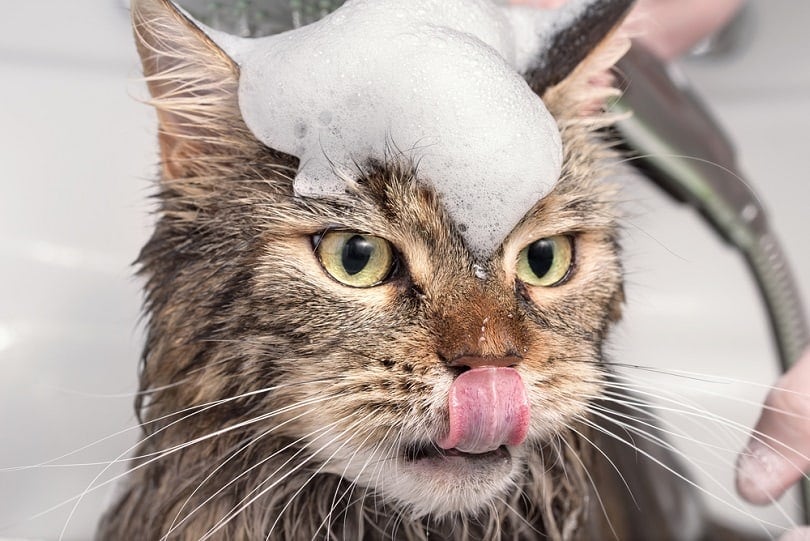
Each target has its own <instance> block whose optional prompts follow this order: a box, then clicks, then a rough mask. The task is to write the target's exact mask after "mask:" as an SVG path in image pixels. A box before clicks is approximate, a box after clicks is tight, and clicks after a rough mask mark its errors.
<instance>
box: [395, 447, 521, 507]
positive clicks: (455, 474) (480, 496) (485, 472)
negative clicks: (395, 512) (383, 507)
mask: <svg viewBox="0 0 810 541" xmlns="http://www.w3.org/2000/svg"><path fill="white" fill-rule="evenodd" d="M523 454H524V453H523V450H522V448H519V447H509V448H507V447H506V446H501V447H499V448H497V449H495V450H494V451H490V452H486V453H480V454H471V453H464V452H461V451H458V450H456V449H447V450H445V449H439V448H438V447H436V446H434V445H433V444H428V445H424V446H417V447H408V448H406V449H405V450H404V451H403V460H402V461H401V462H400V464H399V466H398V468H397V476H396V480H395V481H393V483H391V484H387V486H386V492H389V493H392V494H390V495H392V496H394V498H395V499H396V500H398V501H399V502H401V503H404V504H406V505H407V506H408V508H409V509H410V511H411V513H412V514H413V515H415V516H424V515H431V516H433V517H440V516H443V515H448V514H453V513H464V514H475V513H476V512H478V511H480V510H481V509H483V508H484V507H486V506H487V505H488V504H490V503H491V502H492V500H493V499H494V498H496V497H499V496H502V495H503V494H504V493H505V492H506V491H507V490H508V489H510V488H511V487H513V486H514V484H515V480H516V478H517V477H518V475H519V473H520V471H521V469H522V463H523Z"/></svg>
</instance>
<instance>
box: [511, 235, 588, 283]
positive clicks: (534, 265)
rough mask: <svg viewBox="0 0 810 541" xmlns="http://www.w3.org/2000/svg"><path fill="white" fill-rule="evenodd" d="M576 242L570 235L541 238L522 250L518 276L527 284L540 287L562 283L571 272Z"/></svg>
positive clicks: (519, 258)
mask: <svg viewBox="0 0 810 541" xmlns="http://www.w3.org/2000/svg"><path fill="white" fill-rule="evenodd" d="M573 264H574V243H573V241H572V239H571V237H569V236H565V235H558V236H555V237H548V238H544V239H539V240H536V241H534V242H533V243H531V244H529V245H528V246H526V247H525V248H524V249H523V251H521V252H520V255H519V256H518V262H517V269H516V272H517V277H518V278H519V279H520V280H521V281H523V282H524V283H526V284H529V285H532V286H540V287H552V286H557V285H561V284H562V283H563V282H565V281H566V280H567V279H568V277H569V275H570V274H571V268H572V267H573Z"/></svg>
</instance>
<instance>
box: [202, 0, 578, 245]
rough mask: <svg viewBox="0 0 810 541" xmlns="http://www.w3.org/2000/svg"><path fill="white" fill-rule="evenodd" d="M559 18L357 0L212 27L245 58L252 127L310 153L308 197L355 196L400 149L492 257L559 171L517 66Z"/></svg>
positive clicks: (301, 183)
mask: <svg viewBox="0 0 810 541" xmlns="http://www.w3.org/2000/svg"><path fill="white" fill-rule="evenodd" d="M552 24H553V20H552V19H551V12H544V11H538V10H535V9H527V8H512V7H506V6H499V5H497V4H495V3H492V2H489V1H486V0H409V1H408V2H407V3H405V2H402V0H350V1H349V2H347V3H346V4H344V5H343V6H342V7H341V8H339V9H338V10H336V11H335V12H333V13H332V14H330V15H328V16H327V17H325V18H324V19H322V20H320V21H318V22H316V23H313V24H311V25H308V26H305V27H302V28H299V29H297V30H292V31H289V32H285V33H282V34H278V35H274V36H269V37H265V38H259V39H251V40H248V39H241V38H234V37H233V36H226V35H223V34H221V33H219V32H215V31H208V32H209V35H211V37H212V39H214V41H216V42H217V43H218V44H219V45H220V46H221V47H222V48H223V49H224V50H225V51H226V52H227V53H228V54H229V55H230V56H231V57H232V58H233V59H234V60H235V61H236V62H237V63H238V64H239V65H240V68H241V78H240V82H239V103H240V108H241V112H242V115H243V116H244V119H245V121H246V123H247V125H248V127H249V128H250V129H251V130H252V132H253V133H254V134H255V135H256V137H257V138H258V139H259V140H261V141H262V142H263V143H265V144H267V145H268V146H270V147H272V148H275V149H278V150H280V151H282V152H286V153H289V154H292V155H294V156H297V157H298V158H300V160H301V166H300V168H299V171H298V174H297V176H296V178H295V182H294V188H295V191H296V193H297V194H298V195H301V196H306V197H319V196H333V195H340V194H344V193H346V185H345V178H347V177H348V178H354V177H357V176H358V174H360V173H359V172H358V170H357V167H356V165H355V164H361V165H362V164H365V163H368V161H369V160H375V161H378V162H379V161H382V160H384V159H385V158H386V156H387V155H390V152H388V149H390V148H395V149H397V150H398V151H400V152H402V153H403V154H404V155H406V156H407V157H409V158H411V159H412V160H413V161H414V163H418V164H419V167H418V180H419V181H420V182H422V183H425V184H427V185H429V186H431V187H432V188H433V189H434V190H436V191H437V192H438V193H439V194H440V195H441V197H442V201H443V203H444V205H445V207H446V209H447V211H448V212H449V213H450V215H451V217H452V218H453V219H454V220H455V221H456V222H457V224H459V230H460V231H461V232H462V235H463V237H464V239H465V242H466V243H467V245H468V247H469V248H470V250H471V251H472V252H473V253H474V254H475V255H476V256H478V257H485V256H489V255H491V254H492V253H493V252H494V251H495V250H496V249H497V248H498V246H499V245H500V244H501V243H502V242H503V240H504V238H505V237H506V235H508V233H509V232H510V231H511V230H512V229H513V228H514V226H515V225H516V224H517V223H518V222H519V221H520V220H521V218H522V217H523V216H524V215H525V214H526V212H528V211H529V210H530V209H531V207H532V206H533V205H534V204H535V203H536V202H537V201H538V200H539V199H541V198H542V197H543V196H545V195H546V194H548V193H549V191H550V190H551V189H552V188H553V186H554V185H555V183H556V182H557V180H558V178H559V175H560V169H561V163H562V146H561V141H560V135H559V130H558V127H557V125H556V123H555V121H554V119H553V118H552V116H551V115H550V114H549V112H548V110H547V109H546V108H545V106H544V105H543V102H542V101H541V100H540V98H539V97H537V96H536V95H535V94H534V93H533V92H532V91H531V89H530V88H529V87H528V85H527V84H526V82H525V81H524V79H523V78H522V77H521V75H520V72H523V71H525V70H526V69H528V67H529V65H530V63H531V61H532V58H533V57H536V54H537V50H538V49H539V48H540V47H542V35H543V34H544V33H545V32H541V31H540V30H546V31H547V30H548V28H550V27H551V25H552Z"/></svg>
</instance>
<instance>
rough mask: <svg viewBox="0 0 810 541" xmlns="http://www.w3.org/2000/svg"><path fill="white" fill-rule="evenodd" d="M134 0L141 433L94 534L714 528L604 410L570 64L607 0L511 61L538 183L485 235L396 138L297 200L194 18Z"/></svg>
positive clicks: (591, 135)
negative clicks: (152, 191) (530, 112)
mask: <svg viewBox="0 0 810 541" xmlns="http://www.w3.org/2000/svg"><path fill="white" fill-rule="evenodd" d="M422 3H424V2H422ZM428 3H430V2H428ZM132 4H133V20H134V26H135V33H136V38H137V42H138V47H139V51H140V53H141V57H142V60H143V65H144V71H145V74H146V77H147V82H148V84H149V88H150V91H151V93H152V95H153V97H154V101H153V104H154V106H155V107H156V109H157V112H158V118H159V125H160V133H159V142H160V151H161V157H162V162H161V164H162V165H161V175H160V176H161V179H160V183H159V201H160V215H159V216H160V218H159V220H158V223H157V225H156V229H155V232H154V234H153V235H152V238H151V239H150V240H149V242H148V243H147V245H146V246H145V247H144V249H143V251H142V252H141V255H140V258H139V262H140V266H141V270H140V273H141V275H142V276H143V277H144V279H145V281H146V311H147V313H148V318H149V324H148V336H147V343H146V347H145V351H144V356H143V365H142V369H141V391H142V392H141V394H139V398H138V399H137V402H136V411H137V412H138V414H139V418H140V420H141V422H142V426H143V438H142V441H141V443H140V445H139V447H138V449H137V451H136V456H137V457H138V458H137V460H135V462H134V464H133V466H132V469H131V472H130V473H129V475H128V478H127V481H126V484H125V486H124V487H123V491H122V494H121V496H120V497H119V499H118V501H117V502H116V503H115V504H114V505H113V507H112V508H111V509H110V510H109V511H108V512H107V514H106V515H105V517H104V518H103V520H102V523H101V525H100V528H99V532H98V538H99V539H110V540H112V539H283V540H298V539H301V540H308V539H369V540H373V539H380V540H382V539H428V538H430V539H448V540H450V539H458V540H462V539H527V540H528V539H544V538H547V539H555V540H575V539H580V540H586V539H600V540H601V539H614V538H615V539H704V538H705V539H720V538H721V537H722V535H724V534H723V533H722V532H721V531H720V530H719V529H715V528H714V527H713V526H711V525H709V524H707V523H705V521H704V520H703V518H702V516H701V511H700V510H699V508H698V507H697V505H696V502H695V500H694V498H693V495H692V494H691V493H689V492H688V491H687V490H686V489H685V488H684V487H685V484H683V483H680V482H679V481H678V478H677V476H675V475H672V474H671V473H670V472H664V471H662V470H660V469H658V467H657V465H656V462H660V463H664V464H667V465H668V466H669V467H670V468H672V469H673V470H674V471H676V472H677V471H679V466H678V465H677V463H676V462H675V460H674V459H673V458H672V457H671V456H669V455H668V454H667V452H666V451H665V450H663V449H662V448H661V447H660V446H658V445H655V444H654V443H650V442H648V441H645V440H636V441H633V442H632V446H634V448H631V445H630V443H629V442H628V441H627V439H628V438H627V435H626V434H622V433H621V432H622V429H621V428H620V424H615V423H612V422H611V420H610V419H611V418H621V419H622V422H623V423H628V424H631V425H632V424H633V423H634V422H635V423H639V424H641V423H644V422H646V421H645V420H644V419H643V418H642V419H638V417H639V414H638V413H637V412H635V411H632V412H629V410H628V408H629V406H628V405H626V404H623V403H622V401H621V400H615V399H614V400H606V399H605V396H606V395H605V391H606V390H610V391H611V392H612V393H616V392H621V391H620V390H618V389H619V388H618V387H615V388H614V387H613V379H612V375H611V372H610V369H609V367H608V366H607V365H606V364H605V363H604V359H603V354H602V345H603V341H604V340H605V338H606V336H607V334H608V332H609V330H610V327H611V325H612V323H614V322H615V321H616V320H618V319H619V317H620V313H621V304H622V300H623V292H622V269H621V261H620V250H619V246H618V232H617V216H616V210H615V204H614V203H615V201H614V199H615V192H614V190H613V188H612V187H611V185H610V183H609V182H608V181H607V180H606V177H607V176H608V174H609V171H610V164H611V162H612V161H613V160H614V159H615V157H616V156H615V154H614V151H613V150H612V149H611V145H610V143H608V142H606V141H605V139H604V137H603V135H602V134H601V132H600V130H601V129H602V128H604V127H606V126H607V125H609V124H610V118H609V117H607V116H604V115H602V114H601V113H599V112H598V110H600V109H601V107H598V106H595V104H597V105H598V104H600V103H602V102H603V101H604V100H605V99H606V98H607V97H608V96H610V95H611V93H612V92H613V90H612V89H610V88H608V87H605V86H602V85H600V84H599V83H598V82H596V81H600V80H602V79H603V78H602V77H601V74H602V73H603V72H604V71H605V70H607V69H608V68H609V67H610V66H611V65H612V64H613V63H614V62H615V61H616V60H617V59H618V57H620V56H621V54H622V52H623V51H624V50H626V47H627V46H628V44H627V42H626V40H624V39H623V38H621V37H620V36H618V35H617V34H616V33H615V32H613V30H614V29H615V28H616V27H617V25H618V24H619V22H620V21H621V19H622V17H623V16H624V14H625V12H626V11H627V9H628V8H629V5H630V4H631V2H628V1H614V0H608V1H604V2H599V1H591V2H580V4H582V5H583V6H584V8H583V9H581V10H580V11H578V12H576V13H577V15H576V16H575V17H573V18H568V19H561V20H564V24H558V25H556V26H554V25H552V26H551V30H549V34H548V36H547V37H548V40H549V43H550V44H551V45H550V46H549V47H547V48H546V49H544V51H545V52H544V53H543V54H544V55H545V56H544V57H543V58H539V59H536V61H535V62H533V64H532V66H533V68H532V69H528V70H525V71H524V72H523V75H524V76H525V80H526V83H525V85H526V88H530V89H531V90H532V91H533V92H534V94H535V95H536V97H537V100H538V103H540V102H539V98H542V103H543V104H545V107H546V108H547V109H548V111H549V112H550V115H551V117H550V118H553V122H554V125H555V126H556V127H557V129H558V130H559V134H560V136H559V138H560V145H561V151H560V152H561V163H560V171H559V174H558V177H559V178H557V179H555V182H554V184H553V186H551V187H550V188H549V190H548V191H547V193H543V194H541V196H540V197H538V198H537V199H536V200H532V201H531V202H530V203H531V204H530V205H529V207H530V208H529V210H528V212H526V213H525V215H523V216H522V218H521V219H520V221H519V223H517V225H514V226H513V227H512V226H510V228H509V231H508V232H507V234H506V235H505V236H504V237H503V238H501V239H499V242H498V245H497V246H496V247H495V248H494V249H492V250H489V251H487V250H481V249H477V247H476V246H475V245H474V240H475V239H474V238H472V240H471V237H470V236H469V235H468V229H469V227H470V224H467V223H462V221H461V220H459V218H458V214H456V213H453V212H450V211H449V210H448V200H447V199H448V198H447V195H446V194H444V193H442V190H441V189H440V186H441V185H440V184H437V183H436V179H430V178H428V177H429V176H430V175H428V174H427V173H426V172H425V171H428V172H430V173H431V174H432V175H435V174H436V173H435V172H434V170H433V169H431V168H430V167H429V166H426V167H422V166H421V165H420V161H419V159H418V158H414V156H413V154H412V153H409V152H405V151H402V150H401V148H400V147H399V146H398V144H399V143H400V141H398V140H397V138H396V137H392V141H391V142H390V144H386V145H385V146H384V153H383V155H382V156H379V155H376V156H367V157H366V159H363V157H362V156H361V157H360V158H357V156H354V159H355V163H351V164H346V163H341V164H338V165H340V166H342V167H343V169H342V170H341V173H340V175H339V177H340V178H341V179H343V180H344V181H345V190H344V191H343V193H326V194H321V195H320V196H317V197H308V196H302V195H301V194H300V193H299V191H298V190H297V186H296V182H297V173H298V172H299V171H300V170H302V169H303V167H304V164H303V163H302V161H301V160H300V159H299V158H300V157H299V156H297V155H294V154H291V153H290V151H289V150H286V149H283V150H284V151H282V150H280V149H278V148H274V147H272V146H271V145H269V144H267V143H266V142H264V141H263V139H262V137H260V136H259V135H257V130H256V129H255V128H253V126H252V125H251V126H250V127H249V125H248V124H250V122H249V120H250V119H249V118H246V115H245V111H244V105H245V103H247V102H248V101H249V100H248V99H247V98H246V97H245V94H244V92H245V89H244V85H242V84H241V83H240V74H241V72H242V71H244V66H242V65H240V64H238V63H236V62H235V61H234V60H233V59H232V58H231V55H229V54H228V53H227V52H226V51H225V50H223V48H222V47H221V46H220V44H219V43H218V42H217V40H216V39H214V37H212V36H216V34H215V33H212V32H210V31H207V30H205V29H201V27H200V26H199V25H197V24H196V23H195V22H194V21H192V20H191V19H190V18H189V17H188V16H187V15H186V14H185V13H184V12H182V11H181V10H178V9H177V8H176V7H175V6H174V5H173V4H172V3H170V2H169V1H168V0H133V3H132ZM434 4H436V5H439V4H440V3H437V2H434ZM484 4H486V3H485V2H470V5H471V6H474V5H477V6H481V5H484ZM487 9H489V8H487ZM465 39H467V38H465ZM385 83H386V81H384V80H378V81H374V84H375V85H384V84H385ZM328 90H329V89H328V88H324V92H326V91H328ZM271 104H272V102H271ZM252 128H253V129H252ZM413 143H415V142H414V141H411V142H406V143H405V144H406V145H410V144H413ZM472 158H473V157H471V159H472ZM474 158H475V159H477V160H479V161H480V160H483V162H488V161H489V158H488V157H487V156H480V155H477V156H475V157H474ZM347 165H350V166H351V167H350V168H349V169H348V173H347V172H346V171H347V169H346V166H347ZM485 165H486V163H485ZM495 165H496V166H498V164H497V163H496V164H495ZM352 168H353V169H352ZM437 186H438V187H437ZM493 204H495V202H493ZM473 219H474V218H473ZM613 396H614V397H615V396H616V395H615V394H613ZM634 418H635V419H637V420H635V421H634V420H633V419H634ZM644 430H646V431H647V432H648V433H650V434H652V435H653V436H654V437H655V432H654V429H650V428H649V427H645V428H644ZM639 454H641V455H644V456H646V457H647V458H648V459H649V460H642V461H639V460H637V456H638V455H639ZM734 538H736V539H742V537H740V536H736V537H734Z"/></svg>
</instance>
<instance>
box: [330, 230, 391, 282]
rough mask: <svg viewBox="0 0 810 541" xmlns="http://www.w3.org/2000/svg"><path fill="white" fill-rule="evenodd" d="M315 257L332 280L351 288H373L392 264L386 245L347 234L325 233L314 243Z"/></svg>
mask: <svg viewBox="0 0 810 541" xmlns="http://www.w3.org/2000/svg"><path fill="white" fill-rule="evenodd" d="M315 253H316V254H317V256H318V259H319V260H320V261H321V265H323V268H324V269H325V270H326V272H328V273H329V275H330V276H332V278H334V279H335V280H337V281H338V282H341V283H343V284H346V285H347V286H352V287H372V286H376V285H377V284H379V283H380V282H382V281H383V280H385V279H386V278H387V277H388V275H389V274H390V272H391V267H392V266H393V264H394V253H393V250H392V249H391V245H390V244H389V243H388V241H386V240H383V239H381V238H380V237H373V236H371V235H363V234H361V233H353V232H351V231H329V232H327V233H325V234H324V235H323V236H322V237H320V238H319V239H317V240H316V246H315Z"/></svg>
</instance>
